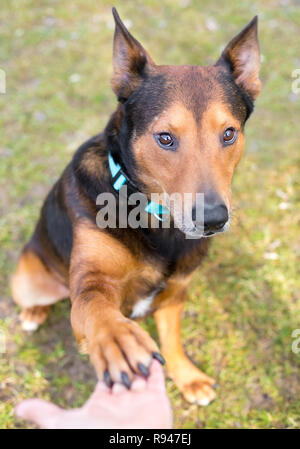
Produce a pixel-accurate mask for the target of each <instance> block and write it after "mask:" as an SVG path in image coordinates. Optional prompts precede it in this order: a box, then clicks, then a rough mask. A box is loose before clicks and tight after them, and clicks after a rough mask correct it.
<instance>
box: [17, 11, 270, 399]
mask: <svg viewBox="0 0 300 449" xmlns="http://www.w3.org/2000/svg"><path fill="white" fill-rule="evenodd" d="M113 15H114V18H115V24H116V28H115V35H114V50H113V68H114V70H113V76H112V81H111V84H112V88H113V91H114V92H115V94H116V96H117V98H118V106H117V110H116V111H115V112H114V113H113V115H112V116H111V118H110V120H109V122H108V124H107V126H106V128H105V130H104V132H103V133H101V134H99V135H97V136H95V137H93V138H91V139H90V140H89V141H88V142H86V143H84V144H83V145H82V146H81V147H80V148H79V149H78V150H77V152H76V153H75V155H74V157H73V160H72V161H71V163H70V164H69V165H68V166H67V167H66V169H65V170H64V172H63V174H62V176H61V177H60V179H59V180H58V181H57V183H56V184H55V185H54V187H53V188H52V190H51V191H50V193H49V195H48V197H47V198H46V201H45V203H44V205H43V208H42V211H41V216H40V219H39V221H38V223H37V226H36V229H35V231H34V234H33V236H32V238H31V240H30V241H29V243H28V244H27V245H26V246H25V248H24V250H23V253H22V255H21V257H20V260H19V262H18V267H17V270H16V273H15V274H14V275H13V279H12V294H13V298H14V300H15V302H16V303H17V304H19V305H20V306H21V307H22V313H21V321H22V323H23V327H24V329H27V330H34V329H36V328H37V327H38V325H40V324H41V323H42V322H44V320H45V319H46V317H47V315H48V312H49V309H50V305H51V304H53V303H55V302H56V301H59V300H60V299H62V298H65V297H67V296H69V295H70V297H71V302H72V309H71V323H72V327H73V330H74V334H75V336H76V339H77V342H78V344H79V347H80V349H81V350H82V351H83V352H87V353H88V354H89V355H90V359H91V361H92V363H93V365H94V367H95V369H96V372H97V374H98V376H99V378H100V379H104V380H105V381H106V382H107V383H108V384H111V383H112V382H123V383H124V384H125V385H126V386H127V387H128V388H129V387H130V383H131V380H132V377H133V375H134V373H141V374H143V375H145V376H147V374H148V367H149V365H150V363H151V360H152V358H153V357H154V358H157V359H159V360H160V361H161V362H163V358H162V356H161V355H160V353H159V352H158V348H157V345H156V343H155V342H154V341H153V340H152V339H151V337H150V336H149V335H148V334H147V333H146V332H145V331H144V330H143V329H142V328H141V327H140V326H139V325H138V324H137V323H136V322H135V321H133V319H131V318H135V317H138V316H142V315H145V314H146V313H149V312H152V313H154V316H155V320H156V323H157V327H158V332H159V337H160V341H161V346H162V354H163V356H164V357H165V359H166V362H167V368H168V372H169V375H170V376H171V377H172V378H173V379H174V381H175V383H176V384H177V386H178V387H179V388H180V390H181V391H182V393H183V395H184V397H185V398H186V399H187V400H188V401H190V402H196V403H198V404H201V405H207V404H208V403H209V402H210V401H212V400H213V399H214V397H215V393H214V390H213V385H214V380H213V379H212V378H210V377H208V376H206V375H205V374H204V373H202V372H201V371H200V370H199V369H198V368H196V367H195V366H194V365H193V364H192V362H191V361H190V360H189V359H188V358H187V356H186V355H185V353H184V351H183V348H182V345H181V340H180V319H181V313H182V310H183V306H184V301H185V300H186V296H187V288H188V285H189V282H190V279H191V276H192V274H193V271H194V270H195V269H196V268H197V267H198V266H199V264H200V262H201V260H202V259H203V257H204V256H205V254H206V252H207V247H208V242H209V239H208V238H206V237H208V236H212V235H214V234H216V233H218V232H222V231H224V230H226V229H227V227H228V226H229V222H230V216H231V190H230V185H231V179H232V175H233V172H234V169H235V167H236V166H237V164H238V162H239V160H240V158H241V155H242V152H243V147H244V126H245V122H246V120H247V119H248V117H249V115H250V114H251V112H252V109H253V102H254V100H255V98H256V97H257V95H258V94H259V92H260V89H261V82H260V80H259V78H258V75H259V66H260V54H259V44H258V38H257V18H256V17H255V18H254V19H253V20H252V21H251V22H250V23H249V24H248V25H247V26H246V27H245V28H244V29H243V30H242V31H241V32H240V33H239V34H238V35H237V36H236V37H235V38H234V39H233V40H232V41H231V42H230V43H229V44H228V45H227V47H226V48H225V50H224V51H223V53H222V55H221V57H220V59H219V60H218V61H217V63H216V64H215V65H212V66H206V67H200V66H190V65H185V66H168V65H156V64H155V63H154V62H153V61H152V59H151V58H150V56H149V55H148V53H147V52H146V51H145V50H144V48H143V47H142V46H141V44H140V43H139V42H138V41H137V40H136V39H134V38H133V36H132V35H131V34H130V33H129V32H128V30H127V29H126V28H125V26H124V24H123V23H122V22H121V20H120V18H119V16H118V14H117V12H116V10H115V9H113ZM109 154H110V155H111V157H112V158H113V160H114V163H115V164H119V166H120V167H121V171H122V173H124V175H125V177H126V179H127V180H129V182H130V183H131V184H132V185H134V186H135V187H136V190H137V191H139V192H142V193H144V194H146V195H149V194H150V192H156V193H162V192H164V193H166V194H167V195H171V194H172V193H173V192H178V193H180V194H184V193H185V192H190V193H191V194H192V195H193V198H194V197H195V195H196V193H197V192H203V193H204V198H205V202H204V234H203V237H202V238H199V239H186V238H185V237H186V236H185V234H184V229H180V228H178V227H175V226H171V227H170V228H169V229H162V227H161V226H160V227H156V228H154V229H151V228H150V229H149V228H148V229H144V228H137V229H134V228H131V227H128V228H120V227H119V228H118V227H117V228H115V229H110V228H107V229H99V227H97V225H96V215H97V212H98V211H99V207H98V206H97V205H96V198H97V196H98V194H99V193H101V192H111V193H113V194H114V195H116V193H117V192H116V191H115V189H114V187H113V178H112V173H111V171H110V170H109V161H108V155H109ZM116 197H117V195H116Z"/></svg>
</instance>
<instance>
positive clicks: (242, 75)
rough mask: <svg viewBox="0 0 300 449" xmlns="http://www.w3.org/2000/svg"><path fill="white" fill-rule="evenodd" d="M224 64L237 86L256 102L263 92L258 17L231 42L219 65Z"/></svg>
mask: <svg viewBox="0 0 300 449" xmlns="http://www.w3.org/2000/svg"><path fill="white" fill-rule="evenodd" d="M224 63H226V64H227V66H229V68H230V70H231V72H232V75H233V77H234V80H235V82H236V84H237V85H238V86H240V87H241V88H242V89H244V91H245V92H246V93H247V94H248V95H249V96H250V98H251V99H252V100H255V98H256V97H257V96H258V94H259V93H260V91H261V81H260V79H259V77H258V76H259V68H260V52H259V42H258V37H257V16H255V17H254V18H253V19H252V20H251V22H250V23H249V24H248V25H247V26H246V27H245V28H244V29H243V30H242V31H241V32H240V33H239V34H238V35H237V36H235V37H234V38H233V39H232V41H230V42H229V44H228V45H227V47H226V48H225V50H224V51H223V53H222V56H221V58H220V59H219V61H218V62H217V65H219V64H224Z"/></svg>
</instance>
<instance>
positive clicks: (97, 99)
mask: <svg viewBox="0 0 300 449" xmlns="http://www.w3.org/2000/svg"><path fill="white" fill-rule="evenodd" d="M8 3H9V5H8ZM114 3H115V6H117V7H118V9H119V12H120V15H121V17H122V18H123V19H127V20H130V21H131V22H132V28H131V29H132V30H133V32H134V35H135V36H136V37H137V38H138V39H140V40H141V41H142V43H143V44H144V45H145V47H146V48H147V49H148V50H149V51H150V53H151V55H152V56H153V58H154V60H155V61H157V62H158V63H159V62H160V63H170V64H182V63H192V64H207V63H212V62H213V61H214V60H215V59H216V58H217V57H218V54H219V52H220V49H221V47H223V46H224V45H225V44H226V43H227V41H228V40H229V39H230V38H231V37H232V36H233V35H234V34H235V33H236V32H237V31H238V30H239V29H240V28H242V27H243V26H244V25H245V24H246V23H247V22H248V21H249V20H250V19H251V18H252V16H253V15H254V14H257V13H258V14H259V17H260V24H259V27H260V41H261V49H262V54H263V62H262V80H263V83H264V88H263V91H262V94H261V96H260V97H259V99H258V101H257V105H256V111H255V114H254V115H253V117H251V119H250V121H249V123H248V124H247V133H246V134H247V140H246V151H245V154H244V157H243V159H242V162H241V164H240V167H239V169H238V172H237V174H236V176H235V179H234V185H233V194H234V205H235V211H234V219H233V224H232V227H231V230H230V232H228V233H227V234H225V235H222V236H220V237H217V238H216V239H215V241H214V244H213V245H212V248H211V251H210V255H209V257H208V258H207V259H206V261H205V263H204V264H203V266H202V268H201V269H199V270H198V272H197V274H196V276H195V278H194V281H193V284H192V286H191V288H190V300H189V302H188V303H187V304H186V308H185V315H184V319H183V338H184V342H185V347H186V350H187V352H188V354H189V356H191V357H192V358H193V359H194V360H195V361H196V362H197V363H198V364H199V365H200V366H201V368H202V369H203V370H204V371H206V372H207V373H208V374H209V375H212V376H214V377H215V378H217V381H218V383H219V389H218V396H217V400H216V401H215V402H214V403H213V404H212V405H210V406H209V407H207V408H201V407H197V406H196V405H190V404H187V403H186V402H185V401H184V400H183V399H182V397H181V395H180V393H179V391H178V390H177V388H176V387H175V386H174V384H173V383H172V382H170V381H168V392H169V395H170V397H171V400H172V403H173V407H174V412H175V426H176V427H181V428H190V427H196V428H203V427H206V428H214V427H217V428H218V427H229V428H239V427H242V428H245V427H247V428H249V427H250V428H280V427H288V428H298V427H300V382H299V369H300V354H294V353H293V352H292V350H291V345H292V341H293V340H292V337H291V334H292V331H293V330H294V329H297V328H300V322H299V312H300V307H299V291H300V282H299V279H300V276H299V253H300V239H299V222H300V212H299V211H300V208H299V179H300V177H299V175H300V173H299V166H300V164H299V162H300V161H299V154H300V152H299V137H300V128H299V113H300V94H298V95H296V94H293V93H292V90H291V84H292V81H293V79H292V77H291V72H292V71H293V70H294V69H296V68H300V54H299V31H300V29H299V28H300V7H299V6H296V5H297V2H295V1H292V0H290V1H284V2H283V1H277V0H273V1H271V0H269V1H265V2H259V1H252V0H251V1H250V0H245V1H243V2H240V1H231V2H226V7H225V6H223V5H222V7H221V4H220V2H218V1H217V0H211V1H210V2H205V1H199V0H198V1H196V0H195V1H192V0H191V1H187V0H182V1H175V0H166V1H165V2H161V1H158V0H149V1H135V2H121V1H120V0H118V1H115V2H114ZM208 19H214V20H215V22H216V26H215V27H214V28H215V29H214V30H209V29H208V28H207V25H209V23H208ZM112 28H113V21H112V16H111V3H110V2H108V1H103V0H102V1H101V2H96V1H94V0H77V1H76V2H69V1H66V0H61V1H56V0H45V1H44V2H39V1H38V0H35V1H32V0H18V1H17V0H11V1H10V2H7V4H5V5H4V4H3V5H2V7H1V10H0V68H1V69H4V70H5V71H6V75H7V93H6V95H0V109H1V114H0V129H1V141H0V157H1V162H0V245H1V252H0V273H1V275H0V289H1V293H0V295H1V298H0V325H1V327H2V333H5V334H6V340H7V341H6V343H7V351H6V353H5V354H2V355H0V401H1V402H0V428H14V427H30V426H29V425H28V424H26V423H23V422H20V421H17V420H16V419H15V418H14V416H13V407H14V405H15V404H17V403H18V402H19V401H20V400H22V399H23V398H27V397H33V396H39V397H42V398H47V399H51V400H53V401H55V402H56V403H58V404H60V405H62V406H65V407H74V406H77V405H79V404H82V403H83V402H84V400H85V399H86V398H87V397H88V396H89V394H90V393H91V391H92V389H93V386H94V384H95V376H94V373H93V370H92V368H91V366H90V365H89V363H88V360H87V358H86V357H82V356H80V355H79V354H78V352H77V348H76V344H75V341H74V338H73V336H72V332H71V329H70V324H69V320H68V316H69V308H70V307H69V302H68V301H65V302H62V303H59V304H57V305H55V307H54V308H53V312H52V314H51V317H50V319H49V320H48V322H47V324H46V325H45V326H43V327H42V328H41V329H40V330H39V331H38V332H37V333H36V334H35V335H33V336H30V337H27V336H24V335H23V334H22V332H21V331H20V329H19V326H18V320H17V314H18V310H17V308H16V307H15V306H14V305H13V303H12V301H11V298H10V292H9V276H10V274H11V273H12V271H13V269H14V266H15V263H16V260H17V257H18V254H19V252H20V250H21V248H22V245H23V244H24V243H25V241H26V239H28V238H29V236H30V234H31V232H32V230H33V226H34V223H35V221H36V219H37V216H38V213H39V208H40V206H41V204H42V201H43V198H44V196H45V194H46V192H47V191H48V189H49V188H50V186H51V185H52V184H53V182H54V181H55V180H56V178H57V176H58V174H59V173H60V172H61V171H62V169H63V168H64V166H65V164H66V163H67V162H68V161H69V159H70V158H71V156H72V153H73V152H74V150H75V149H76V147H77V145H78V144H80V143H81V142H82V141H84V139H86V138H87V137H89V136H90V135H93V134H95V133H97V132H98V131H99V130H101V129H102V127H103V126H104V125H105V123H106V121H107V119H108V116H109V113H110V112H112V111H113V110H114V107H115V104H116V102H115V99H114V96H113V94H112V92H111V90H110V88H109V77H110V74H111V49H112V36H113V30H112ZM209 28H211V27H209ZM74 74H77V75H78V76H75V77H74ZM72 75H73V76H72ZM74 79H75V81H76V80H77V82H76V83H74V82H71V81H72V80H73V81H74ZM146 327H147V328H148V329H149V330H153V329H154V323H153V320H152V319H150V320H148V321H147V323H146Z"/></svg>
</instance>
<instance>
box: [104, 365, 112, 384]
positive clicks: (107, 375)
mask: <svg viewBox="0 0 300 449" xmlns="http://www.w3.org/2000/svg"><path fill="white" fill-rule="evenodd" d="M104 382H105V384H106V385H107V386H108V388H110V387H112V384H113V383H112V380H111V377H110V374H109V372H108V370H107V369H106V370H105V371H104Z"/></svg>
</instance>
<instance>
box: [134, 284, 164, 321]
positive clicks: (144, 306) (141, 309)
mask: <svg viewBox="0 0 300 449" xmlns="http://www.w3.org/2000/svg"><path fill="white" fill-rule="evenodd" d="M163 287H164V286H163V285H160V286H159V287H157V288H155V289H153V290H152V291H151V292H150V293H149V294H148V295H147V296H146V297H144V298H142V299H138V300H137V302H136V303H135V304H134V305H133V308H132V311H131V314H130V318H142V317H144V316H145V315H147V313H149V312H150V311H151V308H152V304H153V301H154V299H155V297H156V296H157V294H158V293H159V292H161V291H162V289H163Z"/></svg>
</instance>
